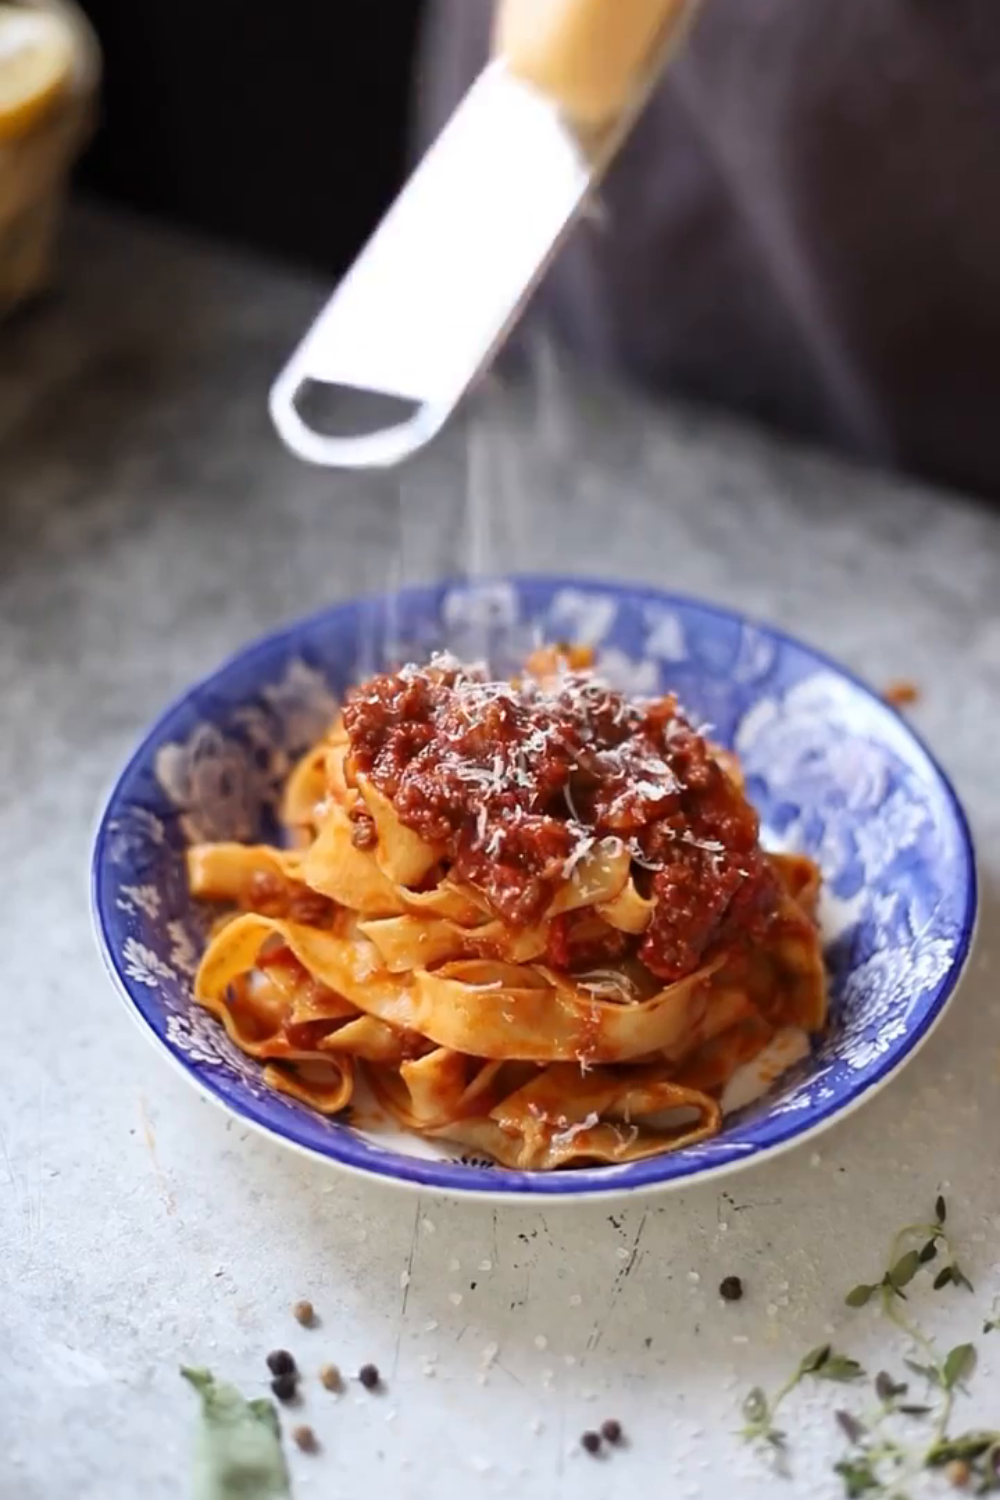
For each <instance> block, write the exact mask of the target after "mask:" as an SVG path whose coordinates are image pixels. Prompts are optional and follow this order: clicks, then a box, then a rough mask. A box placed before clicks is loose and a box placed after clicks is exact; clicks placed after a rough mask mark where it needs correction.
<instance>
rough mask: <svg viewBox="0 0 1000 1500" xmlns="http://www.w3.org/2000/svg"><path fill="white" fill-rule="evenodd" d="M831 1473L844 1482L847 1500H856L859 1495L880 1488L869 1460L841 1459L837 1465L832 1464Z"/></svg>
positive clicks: (879, 1482) (880, 1485)
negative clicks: (837, 1475) (838, 1476)
mask: <svg viewBox="0 0 1000 1500" xmlns="http://www.w3.org/2000/svg"><path fill="white" fill-rule="evenodd" d="M833 1472H834V1473H835V1474H839V1475H840V1477H841V1479H842V1480H843V1481H844V1494H845V1495H846V1496H847V1500H858V1496H859V1495H864V1494H867V1493H868V1491H869V1490H879V1489H881V1488H882V1484H881V1481H880V1480H879V1478H878V1476H877V1475H876V1474H875V1472H874V1471H873V1469H872V1465H871V1459H869V1458H843V1459H841V1461H840V1463H839V1464H834V1466H833Z"/></svg>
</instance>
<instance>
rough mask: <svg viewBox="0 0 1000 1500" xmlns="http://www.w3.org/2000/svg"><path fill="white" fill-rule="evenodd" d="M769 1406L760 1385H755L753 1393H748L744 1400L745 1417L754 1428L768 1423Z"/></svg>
mask: <svg viewBox="0 0 1000 1500" xmlns="http://www.w3.org/2000/svg"><path fill="white" fill-rule="evenodd" d="M767 1413H768V1405H767V1397H766V1396H765V1395H764V1392H763V1391H762V1390H761V1388H760V1386H759V1385H755V1386H754V1388H753V1390H752V1391H748V1392H747V1394H746V1396H745V1397H744V1399H743V1415H744V1416H745V1417H746V1419H747V1421H748V1422H750V1423H752V1424H753V1426H755V1427H757V1426H760V1425H761V1424H762V1423H763V1422H766V1421H767Z"/></svg>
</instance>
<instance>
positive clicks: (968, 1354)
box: [941, 1344, 976, 1391]
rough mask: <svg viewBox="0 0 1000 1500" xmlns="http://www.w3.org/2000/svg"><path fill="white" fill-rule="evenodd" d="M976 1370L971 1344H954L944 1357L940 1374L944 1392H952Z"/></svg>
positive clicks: (973, 1348) (973, 1350)
mask: <svg viewBox="0 0 1000 1500" xmlns="http://www.w3.org/2000/svg"><path fill="white" fill-rule="evenodd" d="M975 1368H976V1350H975V1346H974V1345H973V1344H956V1346H955V1348H954V1349H951V1350H950V1351H949V1352H948V1354H947V1356H946V1357H945V1362H944V1369H943V1370H942V1372H941V1375H942V1383H943V1385H944V1388H945V1390H948V1391H953V1390H954V1389H955V1387H956V1385H961V1384H962V1382H963V1381H965V1380H967V1379H968V1378H969V1376H970V1375H971V1374H972V1372H973V1370H974V1369H975Z"/></svg>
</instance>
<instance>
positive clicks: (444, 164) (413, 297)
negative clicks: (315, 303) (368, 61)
mask: <svg viewBox="0 0 1000 1500" xmlns="http://www.w3.org/2000/svg"><path fill="white" fill-rule="evenodd" d="M697 4H698V0H688V3H686V4H685V5H684V6H683V8H682V11H681V13H680V14H679V15H678V14H676V13H675V14H673V15H672V17H671V20H670V24H669V27H665V30H664V36H663V41H662V45H661V46H660V47H658V48H657V49H656V55H655V56H654V58H653V59H652V60H651V65H650V68H649V72H648V78H647V79H645V80H644V84H645V86H644V87H643V88H640V89H639V90H638V91H637V93H636V96H635V99H634V103H633V105H632V106H631V107H630V109H629V110H628V112H627V113H626V114H625V115H624V116H622V117H619V118H618V119H617V120H616V121H615V122H614V124H612V125H610V126H607V127H605V128H604V129H603V130H601V131H600V132H598V133H591V134H589V135H588V134H586V133H585V132H583V131H582V130H580V129H577V128H575V127H574V126H573V125H572V124H571V123H570V122H569V121H568V120H567V119H566V118H565V117H564V116H563V115H562V114H561V113H560V111H559V109H558V108H557V107H556V105H555V104H553V103H552V102H551V101H550V100H549V99H547V98H546V97H545V96H544V95H543V94H541V93H540V92H539V91H538V90H537V89H535V88H534V87H532V86H531V85H530V84H528V83H524V82H522V81H521V80H519V79H518V78H516V77H515V76H514V75H513V74H512V73H511V72H510V70H509V69H508V67H507V66H506V64H505V63H504V62H503V61H500V60H498V61H494V62H492V63H490V64H489V66H487V67H486V68H485V69H484V71H483V72H482V73H481V74H480V76H479V78H478V79H477V80H476V82H475V83H474V84H473V86H472V88H471V89H470V90H469V92H468V93H467V94H466V96H465V98H464V99H463V100H462V102H461V103H460V105H459V106H458V108H457V110H456V111H455V113H454V114H453V115H452V117H451V119H450V120H449V122H448V124H447V125H446V126H445V129H444V130H443V132H442V134H441V135H440V136H439V138H438V140H437V141H436V142H435V143H434V145H433V146H432V147H431V149H430V150H429V151H428V153H427V155H426V156H425V157H424V159H423V161H422V162H421V163H420V165H419V166H418V167H417V169H416V171H415V172H414V173H413V175H412V177H411V178H410V179H409V181H408V182H407V183H406V185H405V186H404V188H403V189H402V191H401V193H400V195H399V197H398V198H397V199H396V201H395V202H394V203H393V205H392V206H391V208H390V209H389V211H388V213H387V214H386V216H385V218H384V219H383V220H382V222H381V224H380V225H379V226H378V228H377V229H376V230H375V233H374V234H373V236H372V238H371V239H370V240H369V242H368V244H367V245H366V246H365V248H364V249H363V251H362V252H361V254H360V256H359V257H358V259H357V260H356V261H355V263H354V265H353V266H352V267H351V269H350V270H349V271H348V273H347V275H346V276H345V277H344V279H343V281H342V282H341V283H340V285H339V286H338V288H337V290H336V291H335V292H334V294H333V296H332V297H331V299H330V301H329V302H328V303H327V305H326V307H325V308H324V310H323V311H322V313H321V314H320V316H319V317H318V318H317V320H316V322H315V323H314V324H313V326H312V328H311V329H310V330H309V332H308V333H307V334H306V337H305V338H304V340H303V341H302V343H301V344H300V345H299V347H298V349H297V350H296V352H295V354H294V355H293V356H292V358H291V360H290V361H289V363H288V365H287V366H286V367H285V369H284V370H283V371H282V373H281V375H280V376H279V377H278V379H277V381H276V382H275V384H274V387H273V388H272V391H271V398H270V408H271V415H272V418H273V420H274V423H275V425H276V427H277V429H278V432H279V433H280V435H281V437H282V439H283V440H284V442H285V443H286V444H287V446H288V447H289V448H290V449H291V450H292V451H293V452H294V453H296V454H297V455H298V456H299V457H300V458H303V459H305V460H307V461H308V462H310V463H315V464H322V465H325V466H328V467H333V468H350V469H358V468H385V467H390V466H392V465H395V464H398V463H401V462H402V461H403V460H404V459H406V458H408V457H410V456H411V455H412V454H414V453H415V452H417V451H418V450H419V449H420V448H422V447H423V446H424V445H425V444H426V443H427V442H429V440H430V439H431V438H432V437H433V436H434V435H435V434H436V433H437V432H439V431H440V429H441V427H442V426H443V425H444V424H445V422H446V421H447V420H448V417H449V416H450V415H451V413H452V412H453V411H454V410H455V408H456V406H457V405H458V404H459V402H460V401H461V399H462V397H463V395H464V394H465V392H466V391H467V390H468V389H469V387H470V386H471V385H473V384H474V382H475V381H476V379H477V377H478V376H479V375H480V374H481V372H482V371H484V370H485V369H486V368H488V366H489V365H490V363H491V362H492V360H493V359H494V357H495V355H496V353H497V351H498V350H499V349H500V347H501V346H502V344H503V342H504V340H505V338H506V337H507V335H508V334H509V332H510V330H511V329H512V328H513V326H514V325H515V323H516V322H517V320H518V317H519V316H520V314H521V312H522V311H523V309H524V307H525V306H526V304H527V302H528V300H529V298H530V296H531V293H532V291H533V290H534V288H535V287H536V286H537V284H538V282H539V281H540V280H541V278H542V276H543V274H544V272H545V270H546V268H547V267H548V265H549V264H550V262H551V261H552V259H553V257H554V255H555V253H556V251H557V250H558V248H559V246H560V244H561V243H562V241H563V240H564V238H565V236H566V234H567V233H568V231H569V230H570V228H571V227H572V225H573V224H574V223H575V222H576V220H577V218H578V217H579V215H580V213H581V210H582V209H583V207H584V205H585V203H586V201H587V198H588V195H589V194H590V193H591V192H592V191H593V189H594V187H595V185H596V184H597V183H598V182H599V180H600V178H601V176H602V174H603V173H604V171H605V170H606V168H607V166H608V164H609V162H610V161H611V159H612V158H613V156H614V154H615V152H616V151H617V149H618V147H619V145H620V144H621V142H622V140H624V138H625V136H626V135H627V134H628V131H629V129H630V128H631V125H632V123H633V121H634V119H635V117H636V115H637V114H638V113H639V111H640V109H641V108H642V105H643V104H644V103H645V99H646V97H647V94H648V91H649V89H650V88H651V87H652V85H653V83H654V82H655V79H656V77H657V76H658V74H659V72H660V70H661V68H662V66H663V64H664V62H665V60H666V54H667V53H668V52H670V51H672V50H673V48H674V47H675V46H676V45H677V42H678V40H679V36H680V34H681V32H682V30H683V29H684V25H683V23H686V22H687V21H688V20H689V19H690V16H691V14H692V13H693V12H694V10H695V9H696V7H697ZM317 385H318V386H321V387H333V388H335V389H336V390H337V391H339V392H341V393H346V392H353V393H359V392H361V393H365V394H366V395H368V396H370V397H382V398H392V399H393V400H394V401H395V402H401V403H403V404H404V409H405V411H406V415H405V417H404V419H403V420H402V421H393V422H392V424H391V425H389V426H382V427H379V428H378V429H377V430H375V431H368V432H365V431H355V432H351V433H349V434H348V435H343V436H334V435H330V434H326V433H322V432H320V431H317V430H316V429H315V428H313V427H312V426H310V425H309V422H308V421H307V419H306V417H305V416H304V415H303V412H302V410H301V406H300V403H301V401H302V398H303V397H304V395H305V394H306V393H307V391H308V390H309V389H310V388H311V389H313V390H314V389H315V388H316V386H317Z"/></svg>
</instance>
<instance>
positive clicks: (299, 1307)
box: [292, 1299, 316, 1328]
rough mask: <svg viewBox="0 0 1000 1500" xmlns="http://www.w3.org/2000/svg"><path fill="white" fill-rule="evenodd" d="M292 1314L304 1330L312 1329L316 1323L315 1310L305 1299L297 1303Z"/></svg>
mask: <svg viewBox="0 0 1000 1500" xmlns="http://www.w3.org/2000/svg"><path fill="white" fill-rule="evenodd" d="M292 1312H293V1314H294V1316H295V1318H296V1320H297V1321H298V1322H299V1323H301V1324H302V1327H303V1328H311V1327H312V1325H313V1324H314V1323H315V1321H316V1310H315V1308H314V1307H313V1305H312V1303H311V1302H307V1301H305V1300H304V1299H303V1301H301V1302H296V1304H295V1306H294V1307H293V1308H292Z"/></svg>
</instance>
